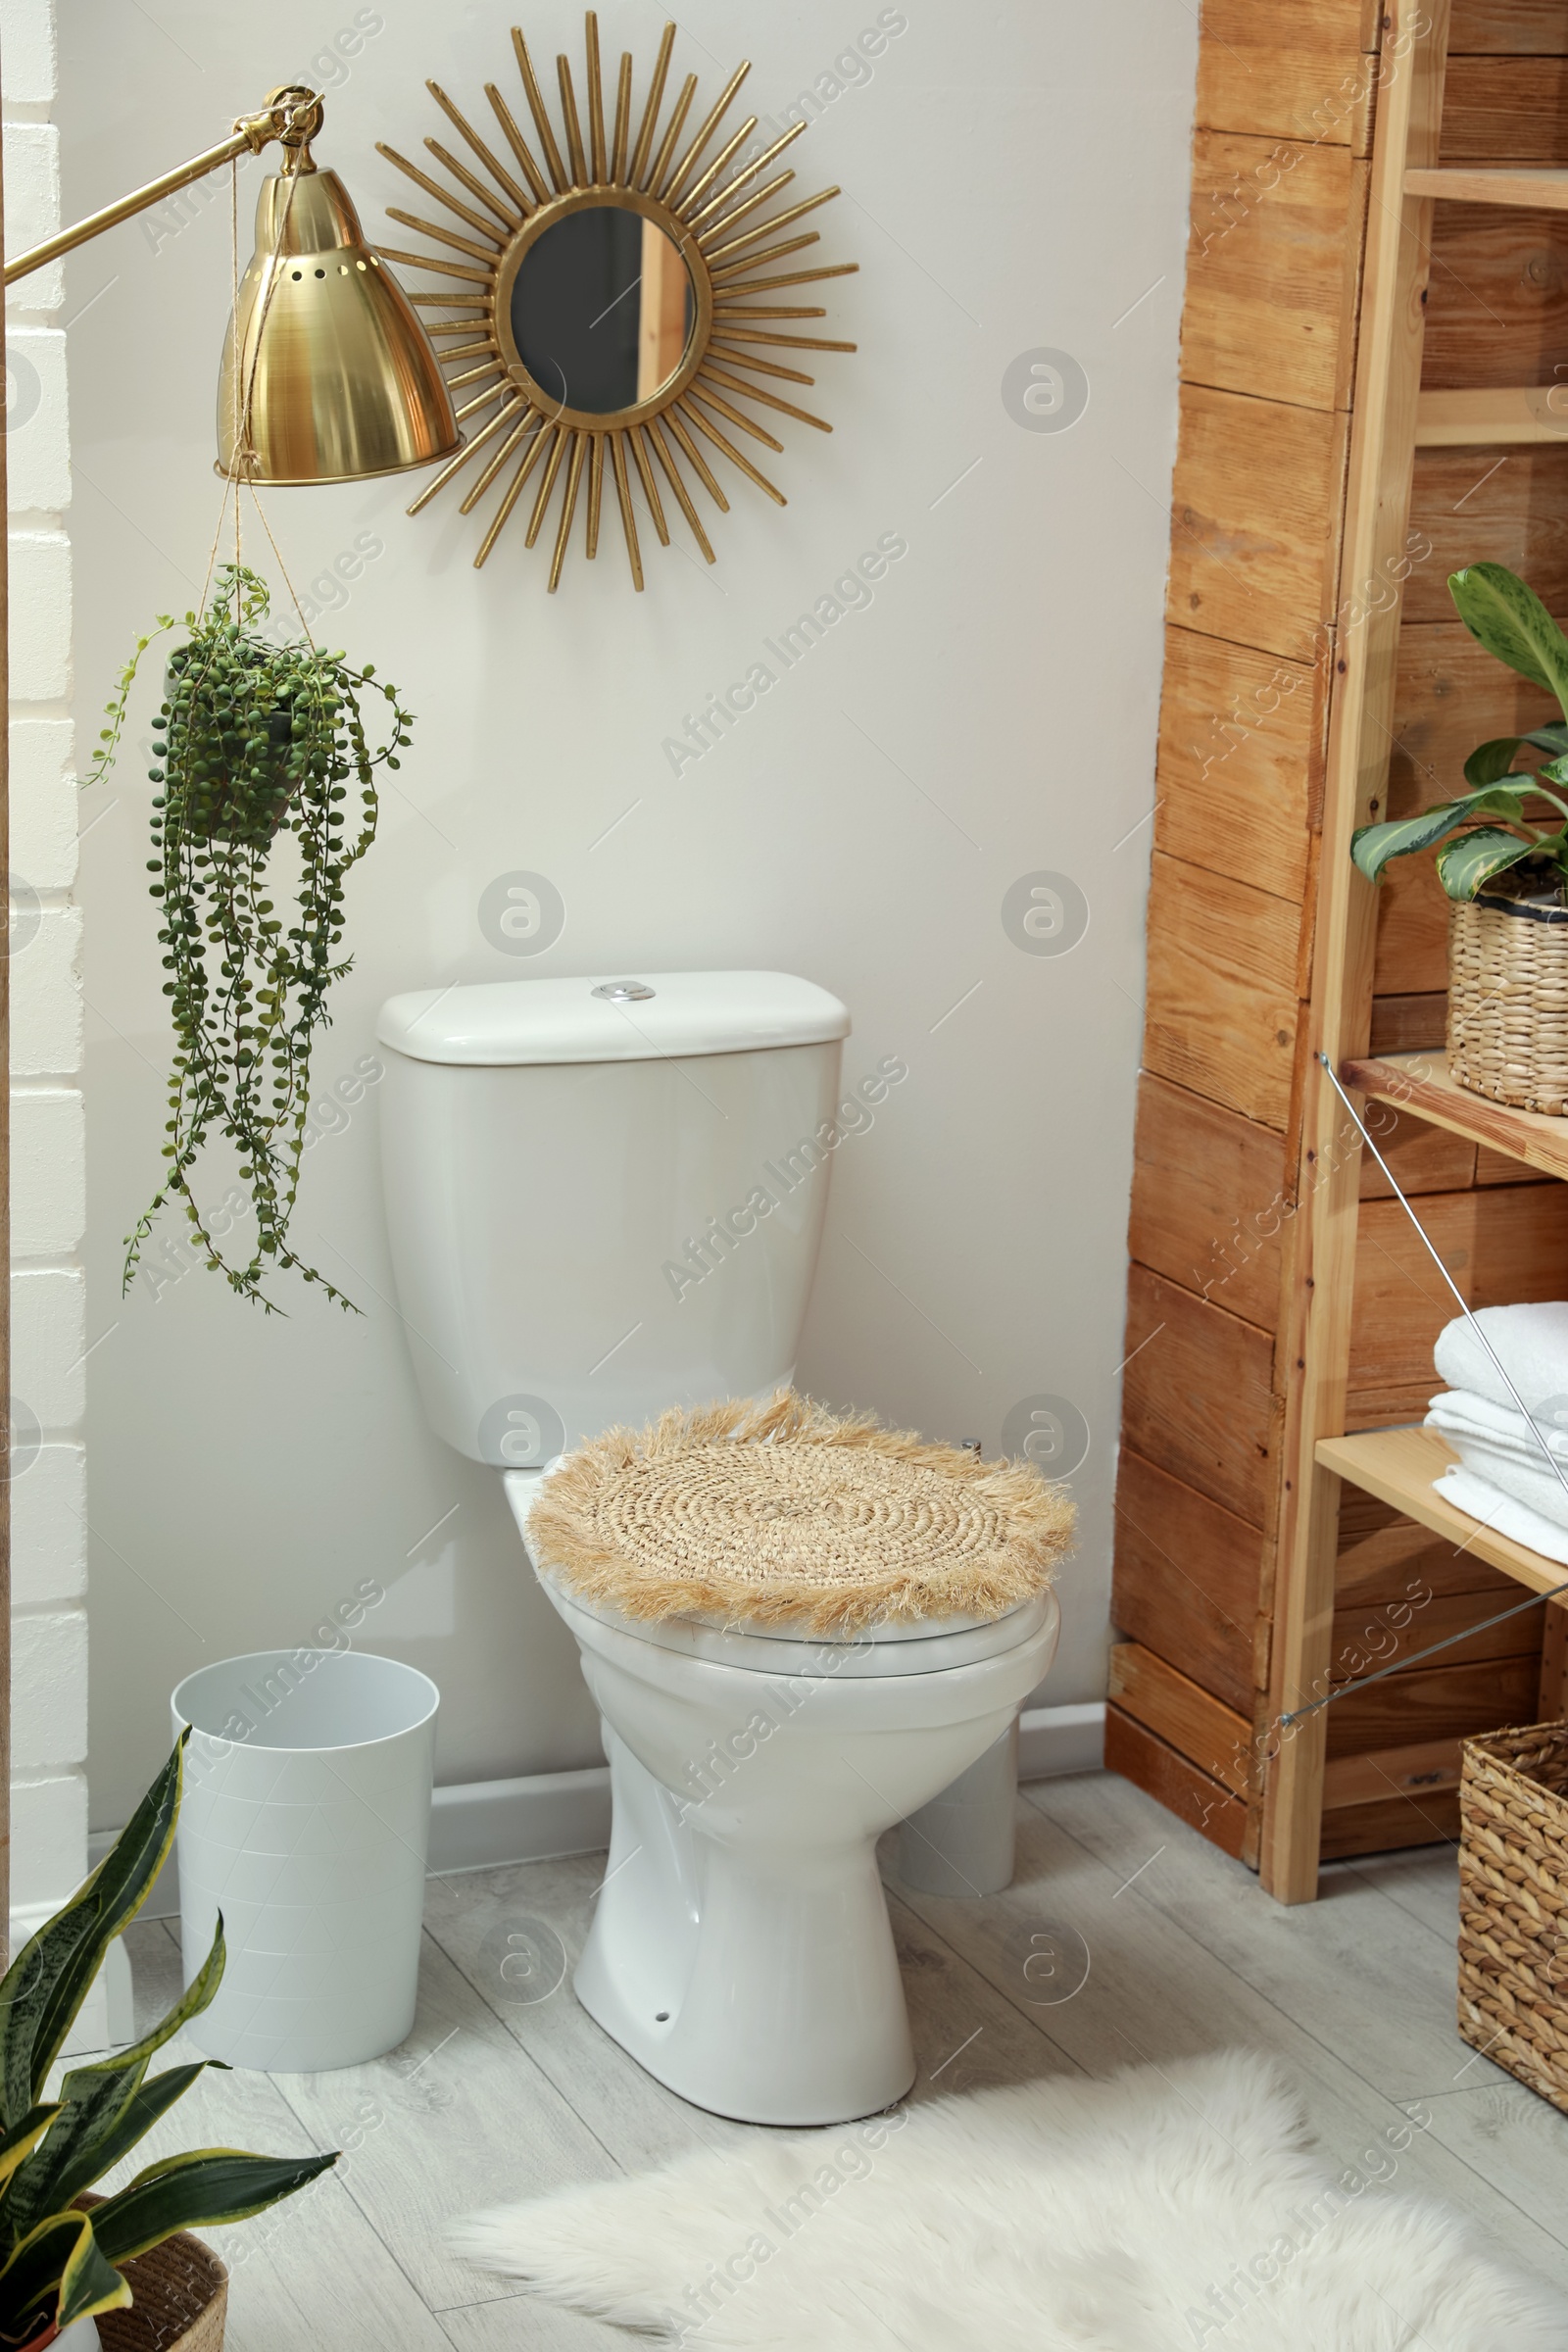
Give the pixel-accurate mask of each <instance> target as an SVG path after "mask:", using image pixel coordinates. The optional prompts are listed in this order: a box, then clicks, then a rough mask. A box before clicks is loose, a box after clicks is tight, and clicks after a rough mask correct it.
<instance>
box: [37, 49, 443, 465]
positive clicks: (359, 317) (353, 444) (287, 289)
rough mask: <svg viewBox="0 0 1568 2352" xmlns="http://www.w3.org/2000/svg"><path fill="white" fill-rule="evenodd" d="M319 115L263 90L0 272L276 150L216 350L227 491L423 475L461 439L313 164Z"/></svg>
mask: <svg viewBox="0 0 1568 2352" xmlns="http://www.w3.org/2000/svg"><path fill="white" fill-rule="evenodd" d="M321 115H322V109H321V101H320V98H319V96H318V94H317V93H316V91H314V90H308V89H304V88H301V87H297V86H293V85H289V86H285V87H284V88H282V89H276V90H273V91H272V92H271V94H270V97H269V99H268V101H267V105H266V106H265V107H264V109H263V110H262V112H261V113H260V114H257V115H244V116H241V117H240V119H239V120H238V121H237V122H236V123H235V124H234V129H233V134H232V136H231V137H229V138H226V139H224V140H223V141H222V142H221V145H219V146H217V147H209V148H208V150H207V152H206V154H205V155H198V156H195V157H193V158H192V159H191V161H190V162H189V163H188V164H181V165H180V166H179V167H178V169H177V170H176V171H173V172H165V174H164V176H163V178H162V179H155V180H152V181H150V182H149V184H148V185H147V186H146V187H144V188H138V189H136V191H135V193H134V194H133V195H130V196H122V197H121V198H120V200H119V202H118V203H116V204H109V205H105V207H104V209H103V211H102V212H100V213H93V214H92V215H91V216H90V217H89V218H88V219H87V220H85V221H77V222H76V224H75V226H74V227H73V228H66V229H62V230H61V232H60V234H59V235H58V236H56V237H51V238H50V239H49V240H48V242H47V243H46V244H43V245H35V246H34V247H33V249H32V251H31V252H30V253H24V254H22V255H20V256H19V257H18V259H17V260H16V261H14V262H9V263H8V264H7V265H6V272H5V282H6V284H7V285H8V286H10V285H14V284H15V283H16V281H17V279H18V278H22V277H26V276H28V275H29V274H30V272H31V271H33V270H41V269H43V267H44V266H45V264H46V263H48V262H52V261H56V260H58V258H59V256H60V255H61V254H63V253H70V252H71V251H73V248H74V247H75V246H77V245H84V244H86V242H87V240H88V239H89V238H90V237H96V236H98V235H99V234H100V233H101V232H102V231H103V230H104V229H106V228H113V227H114V226H115V224H116V223H117V222H118V221H127V220H129V219H130V217H131V215H132V214H134V213H140V212H144V211H145V210H146V208H147V207H148V205H150V204H156V203H157V202H158V201H159V199H160V197H163V196H169V195H172V193H173V191H174V190H175V189H176V188H183V187H188V186H189V184H190V182H191V181H192V180H193V179H201V178H203V177H205V175H206V174H207V173H208V172H216V171H217V170H218V169H219V167H220V166H221V165H222V164H226V163H228V162H229V161H230V160H231V159H232V158H234V157H235V156H239V155H244V154H246V153H247V152H249V153H250V154H252V155H260V153H261V152H262V149H263V148H264V147H265V146H267V145H268V144H269V142H270V141H271V140H273V139H276V140H278V141H279V142H280V143H281V145H282V149H283V168H282V170H281V172H274V173H272V174H271V175H270V177H269V178H268V179H267V181H266V182H265V184H264V186H263V188H262V192H261V196H260V199H259V201H258V203H257V207H256V251H255V252H254V253H253V254H252V256H251V259H250V263H249V265H248V267H247V268H246V270H245V274H244V276H243V278H242V279H241V280H240V286H239V301H238V306H237V313H236V317H235V319H233V320H231V321H230V328H229V333H228V335H227V337H226V339H225V342H224V345H223V362H222V372H221V377H220V381H219V388H218V470H219V472H220V473H221V474H225V475H227V476H228V477H229V478H230V479H231V480H233V479H238V480H241V481H249V482H274V483H306V482H347V481H360V480H363V479H364V478H365V477H366V476H367V475H369V474H377V473H403V472H406V471H407V470H408V469H409V468H410V467H412V466H429V465H431V464H433V463H434V461H435V460H436V459H437V458H445V457H450V456H451V455H452V454H453V452H454V451H455V450H456V449H458V448H459V446H460V443H461V436H460V434H459V432H458V426H457V420H456V418H455V417H454V416H453V414H452V401H451V398H450V396H449V394H448V392H447V387H446V379H445V377H444V376H443V375H442V373H441V368H440V365H439V362H438V361H437V358H436V355H435V352H434V350H433V349H432V348H431V345H430V341H429V338H428V337H427V335H426V334H425V331H424V329H423V327H422V326H421V325H420V323H419V321H418V319H417V317H416V315H415V312H414V309H413V306H412V305H411V303H410V301H409V298H408V296H407V295H406V294H405V293H404V291H403V288H402V287H401V286H400V285H399V284H398V282H397V280H396V279H395V278H394V277H393V275H392V273H391V271H390V270H386V269H384V268H383V267H382V265H381V262H380V260H379V259H378V257H377V256H376V255H375V254H373V253H372V252H371V251H370V249H369V247H368V245H367V244H366V242H365V236H364V232H363V230H362V229H361V227H360V220H359V215H358V214H357V213H356V212H355V210H354V206H353V204H352V203H351V202H350V199H349V194H348V190H347V189H346V188H345V187H344V185H343V182H342V181H341V180H340V179H339V178H338V175H337V173H336V172H322V171H319V170H318V168H317V166H316V164H315V162H314V161H313V160H312V156H311V147H310V142H311V140H312V139H313V138H315V137H316V136H317V134H318V133H319V130H320V127H321ZM236 363H237V368H238V383H237V384H236V379H235V369H236ZM241 393H242V394H243V397H240V396H239V395H240V394H241Z"/></svg>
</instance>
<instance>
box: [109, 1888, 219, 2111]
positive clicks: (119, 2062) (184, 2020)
mask: <svg viewBox="0 0 1568 2352" xmlns="http://www.w3.org/2000/svg"><path fill="white" fill-rule="evenodd" d="M225 1964H226V1954H225V1951H224V1945H223V1914H222V1913H221V1911H220V1913H219V1914H218V1925H217V1927H216V1929H215V1930H214V1931H213V1944H212V1949H211V1951H210V1952H209V1953H208V1955H207V1957H206V1959H205V1960H204V1961H203V1962H202V1964H201V1967H200V1968H199V1969H198V1970H197V1972H196V1974H195V1976H193V1977H192V1979H191V1981H190V1983H189V1984H188V1985H186V1987H185V1989H184V1991H183V1992H182V1993H181V1995H180V1997H179V1999H178V2000H177V2001H176V2002H175V2003H174V2006H173V2007H172V2009H171V2010H170V2012H169V2014H168V2015H167V2017H165V2018H163V2019H161V2020H160V2022H159V2023H158V2024H157V2025H156V2026H154V2028H153V2030H152V2032H151V2033H150V2034H144V2035H143V2036H142V2038H141V2040H140V2041H135V2042H131V2043H130V2044H129V2045H128V2046H127V2047H126V2048H125V2049H123V2050H117V2051H116V2052H115V2054H114V2056H113V2058H110V2059H106V2060H105V2061H104V2062H103V2063H104V2066H105V2068H106V2069H113V2068H117V2067H127V2066H134V2064H135V2063H136V2061H137V2059H138V2058H139V2059H141V2060H142V2061H143V2063H144V2064H145V2062H146V2061H147V2060H148V2059H149V2058H151V2057H152V2056H154V2054H155V2053H156V2052H157V2051H159V2050H161V2049H162V2048H163V2046H164V2044H165V2042H166V2041H172V2040H173V2038H174V2035H175V2034H177V2033H179V2031H180V2030H181V2028H182V2027H184V2026H188V2025H189V2023H190V2021H191V2019H192V2018H193V2017H200V2015H201V2013H202V2011H203V2010H204V2009H206V2008H207V2007H208V2006H209V2005H210V2004H211V2002H212V2001H213V1999H214V1998H215V1996H216V1995H217V1992H218V1987H219V1986H220V1985H221V1983H222V1981H223V1969H224V1966H225ZM77 2071H78V2072H79V2073H81V2074H88V2073H90V2072H92V2071H93V2070H92V2069H90V2068H87V2067H82V2068H79V2069H78V2070H77Z"/></svg>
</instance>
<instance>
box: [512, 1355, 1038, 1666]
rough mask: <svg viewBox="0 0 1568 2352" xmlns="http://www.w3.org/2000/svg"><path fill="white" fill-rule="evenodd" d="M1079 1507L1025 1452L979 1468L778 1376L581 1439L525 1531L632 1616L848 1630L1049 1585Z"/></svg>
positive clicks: (569, 1584)
mask: <svg viewBox="0 0 1568 2352" xmlns="http://www.w3.org/2000/svg"><path fill="white" fill-rule="evenodd" d="M1073 1518H1074V1512H1073V1503H1072V1499H1071V1496H1070V1495H1069V1494H1068V1492H1067V1490H1066V1488H1065V1487H1054V1486H1050V1485H1048V1484H1047V1482H1046V1481H1045V1479H1043V1478H1042V1477H1041V1475H1040V1473H1039V1471H1038V1470H1037V1469H1036V1468H1035V1467H1034V1465H1033V1463H1032V1462H998V1463H993V1464H990V1465H987V1466H984V1467H982V1465H981V1463H980V1462H979V1461H978V1460H977V1458H976V1457H975V1456H974V1455H973V1454H972V1453H968V1452H963V1451H960V1450H958V1449H957V1448H956V1447H955V1446H929V1445H927V1444H926V1443H925V1441H924V1440H923V1439H922V1438H918V1437H915V1436H913V1435H911V1434H910V1433H909V1432H908V1431H901V1430H889V1429H882V1428H880V1427H879V1426H878V1424H877V1423H876V1421H875V1420H873V1419H872V1418H871V1417H870V1415H868V1414H858V1415H852V1416H847V1417H842V1418H841V1417H840V1416H838V1415H836V1414H833V1413H830V1412H828V1411H826V1410H825V1409H824V1408H823V1407H822V1406H821V1405H819V1404H813V1403H812V1402H811V1400H810V1399H809V1397H798V1396H796V1395H794V1394H793V1393H792V1392H791V1391H790V1390H788V1389H783V1390H780V1392H779V1393H778V1395H777V1396H776V1397H772V1398H771V1399H770V1401H769V1402H768V1403H766V1404H761V1405H758V1404H747V1403H736V1402H733V1401H732V1402H727V1403H722V1404H711V1405H706V1406H703V1407H700V1408H699V1409H698V1410H696V1411H691V1412H687V1411H681V1410H675V1411H671V1412H667V1413H665V1414H663V1415H662V1418H661V1419H660V1420H658V1421H656V1422H654V1423H653V1425H652V1426H651V1427H650V1428H648V1429H644V1430H640V1431H633V1430H627V1429H612V1430H608V1431H607V1432H606V1433H605V1434H604V1436H602V1437H599V1438H595V1439H594V1440H592V1442H591V1443H590V1444H588V1445H586V1446H579V1447H578V1448H577V1450H576V1451H575V1452H574V1453H570V1454H568V1455H567V1456H566V1458H565V1460H564V1462H563V1463H562V1464H561V1467H560V1468H559V1469H558V1470H554V1471H552V1472H551V1474H550V1476H549V1477H548V1478H547V1479H546V1480H545V1481H544V1483H543V1485H542V1486H541V1488H540V1490H539V1493H538V1495H537V1497H536V1499H535V1501H534V1504H533V1508H532V1510H531V1512H530V1513H529V1518H528V1541H529V1544H530V1547H531V1548H532V1550H533V1554H534V1557H535V1559H536V1560H537V1561H538V1562H539V1564H540V1567H541V1568H542V1569H543V1570H545V1571H546V1572H547V1573H549V1574H551V1575H553V1576H555V1577H556V1578H557V1579H558V1580H559V1582H560V1583H561V1585H562V1586H563V1588H564V1590H565V1591H566V1592H568V1593H574V1594H576V1595H577V1596H578V1597H580V1598H581V1599H583V1600H585V1601H588V1602H590V1603H599V1604H601V1605H605V1606H608V1607H610V1608H613V1609H616V1610H618V1611H619V1612H620V1613H621V1615H622V1616H626V1617H640V1618H664V1617H679V1616H686V1615H690V1614H693V1613H695V1614H698V1615H704V1616H718V1617H722V1618H725V1619H727V1620H730V1621H742V1622H747V1623H751V1624H767V1623H785V1622H787V1623H789V1624H792V1625H798V1626H800V1627H802V1628H804V1629H808V1630H809V1631H811V1632H814V1633H822V1634H848V1633H854V1632H856V1631H857V1630H858V1629H859V1628H861V1627H863V1626H868V1625H871V1624H875V1623H880V1622H888V1621H912V1620H918V1619H922V1618H941V1617H957V1616H974V1617H982V1618H994V1617H1001V1616H1003V1615H1005V1612H1006V1611H1007V1610H1008V1609H1012V1608H1016V1607H1017V1605H1018V1604H1019V1602H1020V1601H1024V1600H1029V1599H1032V1598H1033V1597H1034V1596H1035V1595H1036V1594H1037V1593H1043V1592H1045V1591H1046V1590H1047V1588H1048V1587H1049V1586H1050V1584H1051V1582H1052V1580H1053V1577H1054V1573H1055V1569H1056V1565H1057V1563H1058V1561H1059V1560H1060V1559H1061V1558H1062V1556H1063V1554H1064V1553H1065V1552H1066V1549H1067V1546H1068V1544H1070V1542H1071V1540H1072V1532H1073Z"/></svg>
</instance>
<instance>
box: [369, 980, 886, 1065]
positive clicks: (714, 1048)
mask: <svg viewBox="0 0 1568 2352" xmlns="http://www.w3.org/2000/svg"><path fill="white" fill-rule="evenodd" d="M623 988H624V989H625V990H626V991H627V992H628V993H626V994H624V995H621V994H619V993H616V994H613V995H607V994H603V993H597V992H602V991H606V990H611V991H617V992H618V991H619V990H621V989H623ZM634 988H635V989H637V990H639V991H641V990H649V991H651V992H652V993H651V994H650V995H646V996H645V995H641V994H637V995H632V994H631V993H629V992H630V990H632V989H634ZM849 1033H850V1015H849V1010H848V1007H847V1006H845V1005H841V1004H840V1003H839V1000H838V998H837V997H834V996H830V995H829V994H828V992H827V990H826V989H825V988H818V987H817V986H816V984H815V983H814V981H810V980H800V979H797V978H796V977H795V976H794V974H793V973H790V972H650V971H636V972H632V971H626V972H615V973H608V974H601V973H597V972H593V973H589V974H587V975H586V976H584V977H583V978H581V979H575V980H558V979H549V980H492V981H481V982H479V983H478V984H477V985H473V986H462V987H451V988H421V989H415V990H413V991H411V992H410V993H409V994H408V995H407V996H401V997H389V998H388V999H387V1002H386V1003H385V1004H384V1005H382V1007H381V1010H380V1014H379V1016H378V1017H377V1020H376V1025H375V1034H376V1037H377V1038H378V1040H379V1041H380V1043H381V1044H382V1045H383V1046H388V1047H390V1048H391V1050H392V1051H393V1052H394V1053H396V1054H407V1055H408V1056H409V1057H410V1059H411V1060H414V1061H436V1062H454V1063H462V1064H466V1065H475V1064H478V1065H484V1064H489V1065H491V1066H495V1065H498V1064H499V1065H503V1066H504V1065H506V1064H509V1063H529V1062H550V1061H657V1060H660V1059H661V1058H662V1056H664V1055H665V1054H745V1053H755V1052H757V1051H758V1050H759V1049H760V1048H763V1047H770V1046H812V1045H820V1044H821V1043H822V1042H823V1041H824V1040H826V1039H829V1038H836V1037H848V1035H849Z"/></svg>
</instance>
